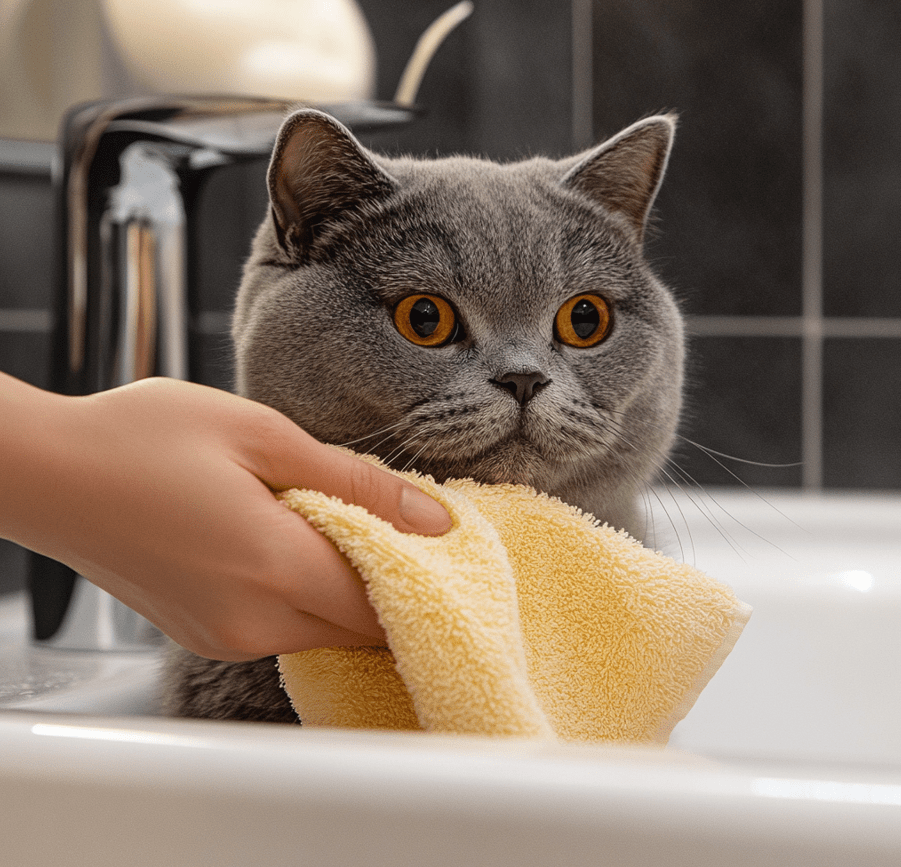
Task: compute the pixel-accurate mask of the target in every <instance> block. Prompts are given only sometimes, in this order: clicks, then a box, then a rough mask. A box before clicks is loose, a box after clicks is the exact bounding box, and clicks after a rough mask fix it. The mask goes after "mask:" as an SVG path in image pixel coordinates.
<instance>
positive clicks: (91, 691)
mask: <svg viewBox="0 0 901 867" xmlns="http://www.w3.org/2000/svg"><path fill="white" fill-rule="evenodd" d="M29 617H30V614H29V606H28V600H27V598H26V596H25V594H24V593H22V594H16V595H13V596H6V597H2V598H0V710H37V711H50V712H57V713H65V712H72V713H95V714H100V713H102V714H111V715H141V714H153V713H156V711H157V708H158V706H159V691H158V685H159V672H160V651H152V650H151V651H147V650H143V651H128V652H108V651H103V652H98V651H79V650H62V649H57V648H54V647H48V646H38V645H35V644H33V643H32V642H31V641H30V640H29V635H30V626H29V623H30V621H29Z"/></svg>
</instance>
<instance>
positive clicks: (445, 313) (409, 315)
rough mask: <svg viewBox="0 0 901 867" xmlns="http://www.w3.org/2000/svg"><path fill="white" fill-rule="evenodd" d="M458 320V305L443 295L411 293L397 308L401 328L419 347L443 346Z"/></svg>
mask: <svg viewBox="0 0 901 867" xmlns="http://www.w3.org/2000/svg"><path fill="white" fill-rule="evenodd" d="M456 323H457V317H456V315H455V314H454V308H453V307H451V306H450V304H448V303H447V301H445V300H444V299H443V298H441V297H440V296H439V295H425V294H420V295H409V296H408V297H406V298H404V299H403V300H402V301H401V302H400V303H399V304H398V305H397V307H395V308H394V324H395V326H396V327H397V330H398V331H399V332H400V333H401V334H402V335H403V336H404V337H406V338H407V340H409V341H410V342H411V343H415V344H416V345H417V346H440V345H441V344H442V343H444V342H445V341H446V340H447V339H448V338H449V337H450V336H451V335H452V334H453V333H454V326H455V325H456Z"/></svg>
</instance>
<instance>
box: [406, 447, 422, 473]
mask: <svg viewBox="0 0 901 867" xmlns="http://www.w3.org/2000/svg"><path fill="white" fill-rule="evenodd" d="M427 448H428V443H425V444H424V445H423V446H422V447H421V448H420V449H419V450H418V451H417V452H416V454H415V455H413V457H412V458H410V460H408V461H407V462H406V463H405V464H404V468H403V471H402V472H407V470H409V469H411V468H412V469H416V467H415V466H414V464H415V463H416V461H417V460H418V459H419V456H420V455H421V454H422V453H423V452H424V451H425V450H426V449H427Z"/></svg>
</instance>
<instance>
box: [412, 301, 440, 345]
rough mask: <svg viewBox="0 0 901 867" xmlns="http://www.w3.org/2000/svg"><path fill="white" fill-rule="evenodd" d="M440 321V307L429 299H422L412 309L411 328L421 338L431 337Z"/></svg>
mask: <svg viewBox="0 0 901 867" xmlns="http://www.w3.org/2000/svg"><path fill="white" fill-rule="evenodd" d="M440 319H441V311H440V310H439V309H438V305H437V304H435V302H434V301H430V300H429V299H428V298H420V299H419V300H418V301H417V302H416V303H415V304H414V305H413V307H412V308H411V309H410V326H411V327H412V328H413V330H414V331H415V332H416V333H417V334H418V335H419V336H420V337H430V336H431V335H432V333H433V332H434V331H435V329H436V328H437V327H438V321H439V320H440Z"/></svg>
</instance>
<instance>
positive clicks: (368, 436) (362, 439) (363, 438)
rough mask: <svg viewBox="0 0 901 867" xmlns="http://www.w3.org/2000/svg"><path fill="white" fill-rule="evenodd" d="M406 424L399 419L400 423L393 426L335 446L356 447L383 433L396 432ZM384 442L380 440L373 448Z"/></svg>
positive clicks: (403, 420)
mask: <svg viewBox="0 0 901 867" xmlns="http://www.w3.org/2000/svg"><path fill="white" fill-rule="evenodd" d="M406 423H407V421H406V419H401V421H398V422H395V423H394V424H389V425H386V426H385V427H382V428H379V429H378V430H374V431H373V432H372V433H368V434H366V435H365V436H361V437H357V439H355V440H349V441H348V442H346V443H336V445H339V446H343V447H345V448H347V447H349V446H352V445H356V444H357V443H361V442H365V441H366V440H368V439H372V438H373V437H377V436H381V435H382V434H384V433H387V432H388V431H391V430H396V429H397V428H399V427H402V426H403V425H405V424H406ZM384 441H385V440H381V441H380V442H379V443H376V445H375V448H378V446H379V445H381V443H382V442H384Z"/></svg>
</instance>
